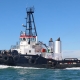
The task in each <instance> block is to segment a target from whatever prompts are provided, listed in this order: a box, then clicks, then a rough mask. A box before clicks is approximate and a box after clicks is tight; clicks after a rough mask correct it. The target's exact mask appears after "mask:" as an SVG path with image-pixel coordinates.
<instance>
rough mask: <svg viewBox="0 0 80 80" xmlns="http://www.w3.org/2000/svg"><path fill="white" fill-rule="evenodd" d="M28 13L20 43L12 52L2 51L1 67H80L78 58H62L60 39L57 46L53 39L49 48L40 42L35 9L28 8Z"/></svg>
mask: <svg viewBox="0 0 80 80" xmlns="http://www.w3.org/2000/svg"><path fill="white" fill-rule="evenodd" d="M26 13H27V18H25V19H26V25H23V27H25V31H21V32H20V43H19V44H16V45H14V46H11V48H10V50H7V51H6V50H0V65H9V66H22V67H36V68H51V69H64V68H71V67H80V60H78V59H77V58H65V59H63V58H62V52H61V51H62V50H61V40H60V38H58V39H57V40H56V41H55V46H54V42H53V40H52V38H50V40H49V45H48V46H47V45H46V44H44V43H43V42H41V41H38V36H37V31H36V26H35V22H34V16H33V13H34V8H27V9H26Z"/></svg>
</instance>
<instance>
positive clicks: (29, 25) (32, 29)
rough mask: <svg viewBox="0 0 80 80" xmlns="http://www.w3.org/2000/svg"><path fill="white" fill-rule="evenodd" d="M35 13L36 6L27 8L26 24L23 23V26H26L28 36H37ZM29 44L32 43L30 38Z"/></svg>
mask: <svg viewBox="0 0 80 80" xmlns="http://www.w3.org/2000/svg"><path fill="white" fill-rule="evenodd" d="M33 13H34V7H30V8H26V14H27V18H25V19H26V25H23V27H26V33H27V35H28V36H31V37H34V36H36V37H37V31H36V26H35V22H34V16H33ZM28 44H30V38H29V42H28Z"/></svg>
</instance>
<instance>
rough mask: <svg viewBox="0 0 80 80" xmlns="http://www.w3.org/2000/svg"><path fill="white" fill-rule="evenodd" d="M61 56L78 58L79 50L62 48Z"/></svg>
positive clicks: (79, 55)
mask: <svg viewBox="0 0 80 80" xmlns="http://www.w3.org/2000/svg"><path fill="white" fill-rule="evenodd" d="M62 56H63V58H78V59H80V50H64V51H62Z"/></svg>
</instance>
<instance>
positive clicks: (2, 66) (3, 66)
mask: <svg viewBox="0 0 80 80" xmlns="http://www.w3.org/2000/svg"><path fill="white" fill-rule="evenodd" d="M5 68H16V69H17V68H23V69H45V68H35V67H21V66H7V65H0V69H5Z"/></svg>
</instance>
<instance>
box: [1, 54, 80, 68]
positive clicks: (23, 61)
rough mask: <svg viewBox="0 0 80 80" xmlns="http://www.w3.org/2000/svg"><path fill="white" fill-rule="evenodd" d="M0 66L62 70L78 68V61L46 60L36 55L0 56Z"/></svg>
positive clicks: (79, 63) (79, 61) (79, 64)
mask: <svg viewBox="0 0 80 80" xmlns="http://www.w3.org/2000/svg"><path fill="white" fill-rule="evenodd" d="M0 65H8V66H21V67H35V68H50V69H64V68H71V67H80V60H61V61H56V60H53V59H46V58H44V57H42V56H38V55H14V56H8V55H2V56H0Z"/></svg>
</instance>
